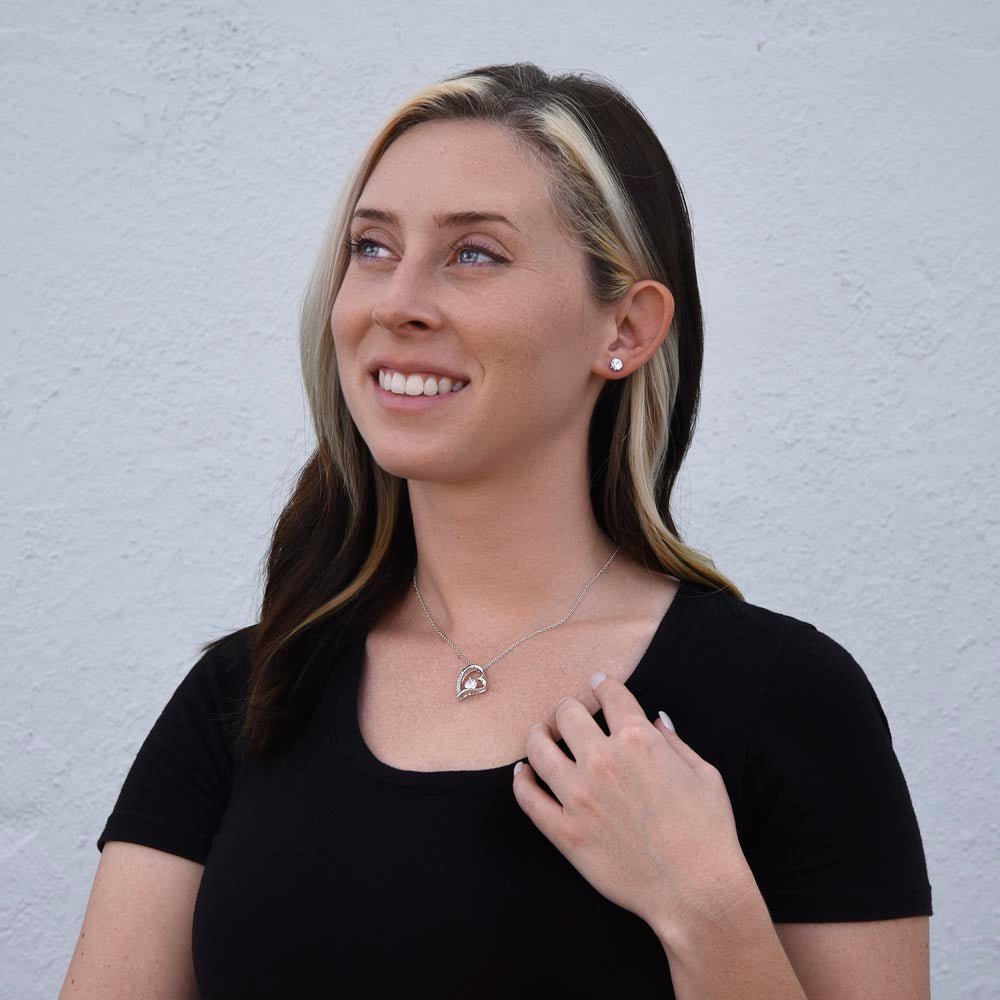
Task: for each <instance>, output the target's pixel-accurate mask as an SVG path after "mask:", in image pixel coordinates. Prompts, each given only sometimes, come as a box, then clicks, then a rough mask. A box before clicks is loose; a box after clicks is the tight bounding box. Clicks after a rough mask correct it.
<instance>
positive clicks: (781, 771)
mask: <svg viewBox="0 0 1000 1000" xmlns="http://www.w3.org/2000/svg"><path fill="white" fill-rule="evenodd" d="M741 804H742V813H743V820H744V834H743V835H742V836H743V840H744V843H743V846H744V852H745V854H746V857H747V861H748V864H749V865H750V868H751V870H752V871H753V874H754V877H755V879H756V881H757V885H758V888H759V889H760V892H761V895H762V896H763V897H764V901H765V902H766V904H767V907H768V910H769V912H770V914H771V919H772V921H773V922H775V923H777V922H790V921H795V922H798V921H808V922H813V921H847V920H885V919H891V918H896V917H905V916H917V915H927V916H930V915H931V914H932V912H933V911H932V908H931V886H930V883H929V882H928V878H927V864H926V859H925V856H924V849H923V843H922V840H921V836H920V829H919V827H918V824H917V818H916V815H915V813H914V810H913V804H912V802H911V799H910V794H909V790H908V788H907V785H906V780H905V778H904V776H903V772H902V769H901V767H900V764H899V761H898V759H897V758H896V754H895V751H894V750H893V746H892V736H891V733H890V730H889V723H888V720H887V719H886V716H885V712H884V711H883V710H882V706H881V704H880V703H879V700H878V697H877V695H876V693H875V690H874V688H873V687H872V685H871V684H870V682H869V681H868V678H867V676H866V675H865V673H864V671H863V670H862V668H861V667H860V666H859V665H858V663H857V661H856V660H855V659H854V658H853V657H852V656H851V654H850V653H848V652H847V650H845V649H844V648H843V647H842V646H841V645H839V644H838V643H837V642H836V641H835V640H833V639H831V638H830V637H829V636H827V635H825V634H824V633H823V632H820V631H819V630H818V629H816V628H815V627H814V626H813V625H810V624H808V623H804V624H801V625H800V626H798V627H796V628H795V629H794V630H793V631H792V633H791V634H790V635H789V636H788V637H787V639H786V641H785V643H784V646H783V648H782V651H781V654H780V655H779V657H778V659H777V662H776V663H775V666H774V668H773V673H772V674H771V677H770V680H769V682H768V685H767V687H766V688H765V691H764V695H763V700H762V702H761V706H760V714H759V717H758V719H757V722H756V725H755V728H754V730H753V732H752V734H751V737H750V743H749V746H748V750H747V758H746V766H745V770H744V781H743V787H742V793H741Z"/></svg>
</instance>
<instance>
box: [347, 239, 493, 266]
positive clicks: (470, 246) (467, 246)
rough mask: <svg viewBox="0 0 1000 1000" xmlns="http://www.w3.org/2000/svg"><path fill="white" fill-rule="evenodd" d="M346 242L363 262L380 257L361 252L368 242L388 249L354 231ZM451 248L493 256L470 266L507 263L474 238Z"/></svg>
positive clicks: (351, 253) (353, 253) (350, 250)
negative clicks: (355, 233) (356, 235)
mask: <svg viewBox="0 0 1000 1000" xmlns="http://www.w3.org/2000/svg"><path fill="white" fill-rule="evenodd" d="M346 243H347V250H348V252H349V253H350V255H351V256H352V257H355V258H357V260H359V261H360V262H362V263H367V262H368V261H374V260H379V259H380V258H378V257H367V256H366V255H365V254H363V253H362V252H361V248H362V247H363V246H364V245H365V244H366V243H371V244H372V245H373V246H377V247H382V248H383V249H388V248H387V247H386V246H385V244H384V243H379V241H378V240H371V239H367V238H365V237H363V236H362V237H359V238H357V239H356V238H355V237H354V235H353V234H352V233H349V234H348V236H347V241H346ZM451 249H452V250H454V251H458V250H474V251H476V252H477V253H483V254H486V256H487V257H492V258H493V260H492V261H488V262H485V263H478V264H469V265H467V266H468V267H490V266H492V265H493V264H506V263H507V258H506V257H501V256H500V254H498V253H494V252H493V251H492V250H490V249H489V248H488V247H484V246H483V245H482V244H481V243H476V242H475V241H474V240H470V241H466V242H465V243H460V244H458V246H454V247H452V248H451Z"/></svg>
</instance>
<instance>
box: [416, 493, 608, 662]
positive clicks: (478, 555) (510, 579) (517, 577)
mask: <svg viewBox="0 0 1000 1000" xmlns="http://www.w3.org/2000/svg"><path fill="white" fill-rule="evenodd" d="M409 488H410V509H411V511H412V514H413V526H414V534H415V537H416V543H417V566H416V580H417V587H418V588H419V590H420V596H421V597H422V598H423V602H424V604H425V605H426V607H427V611H428V612H429V613H430V616H431V618H432V619H433V620H434V623H435V624H436V625H437V626H438V628H440V629H441V631H442V632H444V633H445V634H446V635H448V636H449V637H451V638H452V639H453V641H455V642H458V643H459V644H461V639H463V638H464V639H465V641H467V642H471V643H473V644H474V643H475V642H476V641H486V642H487V644H489V642H490V641H494V640H495V637H496V636H497V635H508V634H513V633H517V634H518V635H520V634H522V633H525V632H529V631H532V630H534V629H535V628H541V627H542V626H544V625H548V624H551V623H552V622H555V621H559V620H561V619H562V618H563V617H565V615H566V614H568V613H569V611H570V609H571V608H572V606H573V602H574V601H575V600H576V599H577V597H579V595H580V592H581V591H582V590H583V588H584V587H585V586H586V585H587V583H588V581H590V580H591V578H592V577H593V576H594V575H595V574H596V573H597V572H598V571H599V570H601V568H602V567H603V566H604V565H605V563H607V562H608V559H610V558H611V556H612V555H613V554H614V552H615V549H616V548H617V545H616V543H615V542H614V541H613V540H612V539H610V538H608V536H607V535H606V534H605V533H604V532H603V531H602V530H601V529H600V527H599V525H598V524H597V522H596V520H595V518H594V516H593V510H592V508H591V506H590V500H589V496H587V495H585V494H584V495H583V496H576V497H570V498H568V497H567V496H566V495H565V492H564V491H563V490H560V489H559V488H558V487H557V486H555V485H552V484H547V483H538V481H537V480H536V481H534V482H533V483H532V484H531V488H517V489H511V490H510V491H509V492H508V494H507V495H506V496H505V497H504V498H500V497H498V496H497V492H496V487H495V484H490V486H489V488H488V489H487V488H484V489H483V490H482V492H481V494H480V495H478V496H477V495H475V491H474V490H472V491H470V490H465V489H462V490H461V491H458V490H456V489H455V488H454V486H453V485H451V486H449V488H448V489H447V490H445V489H442V488H440V484H437V483H426V482H419V483H415V482H413V481H411V482H410V484H409ZM532 490H533V491H534V492H532ZM470 494H471V495H470ZM500 512H502V513H500ZM625 563H626V559H625V558H624V553H623V552H620V551H619V552H618V554H617V555H615V557H614V559H613V560H612V561H611V563H610V565H608V566H607V568H606V569H605V570H604V571H603V573H601V575H600V576H599V577H598V579H596V580H595V581H594V582H593V583H592V584H591V586H590V588H589V589H588V590H587V592H586V594H584V596H583V599H582V600H581V601H580V604H579V605H578V606H577V609H576V611H575V612H574V613H573V617H572V619H570V620H571V621H586V620H588V619H591V618H593V619H599V618H601V617H605V616H606V613H607V603H608V598H609V595H610V594H612V593H613V592H614V581H615V580H616V579H620V577H621V574H622V572H623V571H624V570H625V569H626V566H625ZM410 591H411V594H410V597H409V598H408V600H407V604H406V608H407V614H406V617H407V620H408V621H409V622H410V623H412V624H413V625H415V626H416V627H422V628H426V629H429V630H431V626H430V623H429V622H428V621H427V618H426V616H425V615H424V612H423V609H422V608H421V607H420V602H419V601H418V600H417V597H416V594H415V593H413V588H412V586H411V588H410ZM421 623H422V625H421ZM567 624H568V623H567ZM431 631H433V630H431Z"/></svg>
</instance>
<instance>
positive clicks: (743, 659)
mask: <svg viewBox="0 0 1000 1000" xmlns="http://www.w3.org/2000/svg"><path fill="white" fill-rule="evenodd" d="M675 600H677V601H679V602H681V603H680V606H679V608H678V611H679V612H680V623H681V626H682V627H681V628H680V629H679V633H680V638H679V641H678V645H677V647H676V648H675V654H676V658H677V659H683V660H686V661H687V662H688V664H689V666H690V670H685V671H684V673H685V675H686V676H688V677H689V678H691V681H690V682H691V683H693V684H696V685H697V686H698V687H699V688H700V689H701V690H702V691H703V692H704V691H710V692H711V695H712V698H713V702H714V704H715V705H716V710H717V711H718V712H719V714H720V716H721V715H725V716H726V717H727V718H729V719H730V720H732V719H735V718H740V719H742V720H744V725H745V724H746V723H747V721H750V722H752V720H753V719H755V718H756V717H757V716H759V714H760V712H761V710H762V709H763V708H764V706H765V705H767V706H768V707H767V711H768V714H769V715H770V716H771V717H772V718H775V717H777V718H788V717H790V716H793V715H801V716H802V717H806V716H808V715H809V713H810V711H813V712H815V711H824V710H837V709H852V710H859V709H860V710H863V711H865V712H868V713H870V712H871V711H874V712H875V714H876V715H877V716H879V717H880V719H881V722H882V724H883V725H884V726H885V728H886V729H888V723H887V722H886V721H885V715H884V713H883V712H882V708H881V706H880V705H879V704H878V699H877V698H876V697H875V693H874V690H873V689H872V686H871V684H870V682H869V680H868V677H867V676H866V674H865V672H864V670H863V669H862V668H861V666H860V665H859V663H858V662H857V660H856V659H855V658H854V656H852V654H851V653H850V652H848V650H847V649H846V648H845V647H844V646H843V645H842V644H841V643H840V642H838V641H837V640H836V639H835V638H834V637H833V636H832V635H830V634H829V633H828V632H827V631H824V630H823V629H821V628H819V627H818V626H817V625H816V624H815V623H814V622H811V621H807V620H806V619H803V618H800V617H797V616H795V615H791V614H788V613H786V612H782V611H778V610H776V609H774V608H769V607H766V606H763V605H759V604H754V603H751V602H749V601H741V600H740V599H739V598H737V597H734V596H733V595H731V594H728V593H726V592H725V591H722V590H718V589H715V588H711V587H707V586H701V585H694V584H685V586H683V587H682V588H681V590H680V592H679V593H678V595H677V597H676V598H675ZM834 706H836V708H834Z"/></svg>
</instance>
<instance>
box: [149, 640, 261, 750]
mask: <svg viewBox="0 0 1000 1000" xmlns="http://www.w3.org/2000/svg"><path fill="white" fill-rule="evenodd" d="M255 627H256V626H252V625H251V626H247V627H244V628H241V629H237V630H235V631H233V632H229V633H226V634H225V635H222V636H219V637H218V638H216V639H213V640H211V641H209V642H207V643H203V644H202V645H201V647H200V655H198V656H197V658H196V659H195V661H194V663H193V664H192V665H191V666H189V667H188V669H187V672H186V673H185V674H184V676H183V677H182V678H181V681H180V683H179V684H177V686H176V688H175V690H174V692H173V694H172V696H171V697H170V699H169V701H168V702H167V704H166V705H165V707H164V709H163V711H162V712H161V714H160V720H159V721H160V724H161V725H162V726H163V727H165V728H166V727H168V726H169V727H172V731H174V732H175V733H176V734H178V735H181V734H183V735H185V737H187V736H189V735H193V734H194V733H200V734H201V737H202V738H205V739H211V740H213V741H214V740H218V741H221V742H223V743H224V744H225V745H226V746H227V748H228V750H229V751H230V752H235V744H236V739H237V736H236V734H237V732H238V730H239V726H240V721H241V715H242V712H243V707H244V702H245V698H246V696H247V688H248V680H249V656H248V653H249V642H250V639H251V637H252V635H253V630H254V628H255Z"/></svg>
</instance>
